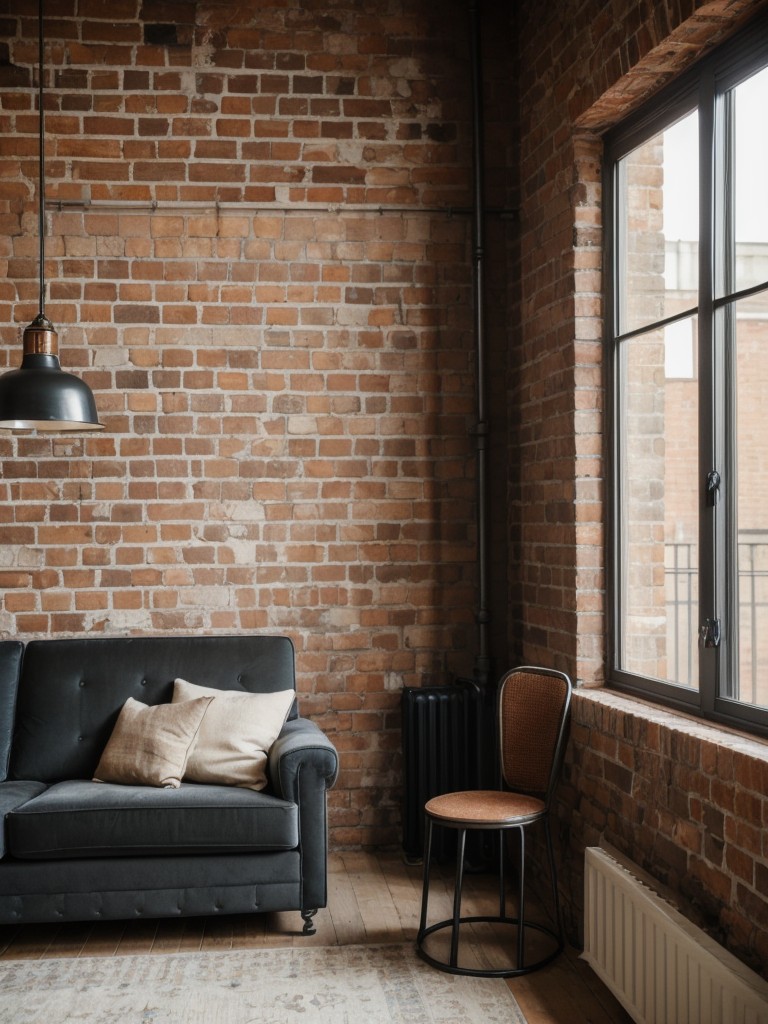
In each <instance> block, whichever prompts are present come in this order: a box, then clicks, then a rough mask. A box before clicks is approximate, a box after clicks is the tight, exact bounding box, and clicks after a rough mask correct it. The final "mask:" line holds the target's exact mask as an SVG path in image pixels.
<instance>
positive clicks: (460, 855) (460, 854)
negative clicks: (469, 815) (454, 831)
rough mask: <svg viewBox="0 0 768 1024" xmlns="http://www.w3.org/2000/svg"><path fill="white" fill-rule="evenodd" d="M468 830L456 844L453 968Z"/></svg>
mask: <svg viewBox="0 0 768 1024" xmlns="http://www.w3.org/2000/svg"><path fill="white" fill-rule="evenodd" d="M466 842H467V830H466V829H465V828H462V829H460V830H459V834H458V837H457V842H456V887H455V889H454V891H453V931H452V932H451V960H450V963H451V967H455V966H456V962H457V960H458V956H459V924H460V921H461V887H462V885H463V882H464V847H465V846H466Z"/></svg>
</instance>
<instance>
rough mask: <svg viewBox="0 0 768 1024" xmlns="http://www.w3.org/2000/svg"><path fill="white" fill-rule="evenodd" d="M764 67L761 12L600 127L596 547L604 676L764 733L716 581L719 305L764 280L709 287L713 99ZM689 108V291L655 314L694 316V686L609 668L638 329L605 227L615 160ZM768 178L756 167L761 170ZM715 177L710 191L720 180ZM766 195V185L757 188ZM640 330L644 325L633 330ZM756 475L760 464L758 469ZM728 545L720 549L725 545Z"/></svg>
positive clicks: (614, 216) (723, 570)
mask: <svg viewBox="0 0 768 1024" xmlns="http://www.w3.org/2000/svg"><path fill="white" fill-rule="evenodd" d="M765 67H768V14H765V13H762V14H761V15H760V16H758V17H756V18H755V19H754V20H753V21H752V22H751V23H750V24H749V25H748V26H747V27H746V28H745V29H742V30H741V31H740V32H739V33H738V34H737V35H735V36H734V37H733V38H732V39H731V40H730V41H728V42H726V43H724V44H722V45H721V46H720V47H718V48H717V49H716V50H713V51H712V53H711V54H709V55H708V56H707V57H705V58H702V59H701V60H700V61H699V62H697V64H696V65H694V66H693V67H692V68H691V69H690V70H689V71H687V72H686V73H685V74H683V75H681V76H680V77H679V78H678V79H676V80H675V81H674V82H673V83H671V84H670V85H668V86H667V87H666V88H664V89H663V90H662V91H661V92H660V93H658V94H657V95H656V96H655V97H654V98H652V99H651V100H649V101H648V102H646V103H645V104H644V105H643V107H642V108H641V109H639V110H638V111H637V112H636V113H634V114H633V115H632V116H631V117H629V118H627V119H626V120H625V121H624V122H622V123H621V124H619V125H617V126H616V127H615V128H613V129H611V130H610V131H609V132H607V133H606V135H605V136H604V139H603V143H604V164H603V168H604V173H603V210H604V239H605V244H604V268H605V282H606V288H605V325H606V368H607V374H606V386H607V413H608V423H609V433H608V455H609V458H608V460H607V463H608V466H607V477H608V484H609V487H608V491H607V493H608V495H610V500H609V503H608V524H607V525H608V546H607V552H606V554H607V572H606V587H607V598H608V600H607V607H608V608H609V610H610V611H609V614H608V616H607V618H608V622H607V626H608V630H607V633H608V637H607V673H606V675H607V682H608V685H610V686H612V687H614V688H616V689H619V690H622V691H625V692H628V693H632V694H634V695H636V696H639V697H644V698H647V699H650V700H653V701H655V702H658V703H663V704H665V705H668V706H670V707H672V708H675V709H677V710H680V711H684V712H688V713H691V714H694V715H696V716H698V717H701V718H704V719H708V720H712V721H714V722H718V723H722V724H724V725H727V726H731V727H735V728H738V729H741V730H746V731H750V732H753V733H756V734H758V735H762V736H768V708H761V707H758V706H756V705H751V704H747V703H745V702H744V701H740V700H738V699H735V698H733V697H730V696H728V695H727V693H726V690H727V685H728V681H729V680H733V679H735V678H736V677H735V676H734V672H736V671H737V670H738V643H734V644H731V643H729V642H728V639H727V637H728V627H729V624H730V623H733V622H735V621H736V620H735V618H734V603H735V602H736V601H737V599H738V594H737V588H736V586H735V583H736V575H735V573H736V570H735V568H734V569H733V579H732V580H731V581H730V584H729V582H728V580H727V576H726V574H727V572H728V571H729V570H728V566H729V565H732V566H735V561H734V555H735V544H736V538H735V531H734V536H733V537H731V536H730V535H729V532H728V529H729V521H730V522H731V523H732V522H734V521H735V498H734V497H733V495H732V493H731V491H730V489H729V487H728V472H727V468H728V466H733V464H734V453H733V451H732V450H729V449H730V448H731V447H732V445H731V444H730V441H731V438H729V437H728V436H727V434H728V430H727V424H728V422H729V421H728V416H729V415H730V411H731V410H730V406H729V405H728V403H729V401H730V399H729V394H730V393H731V391H730V390H729V381H730V376H729V374H730V371H729V367H728V366H727V365H726V359H725V343H724V341H723V340H722V339H723V338H726V337H728V335H727V323H726V321H727V318H728V316H729V308H732V305H733V303H734V302H736V301H737V300H738V299H741V298H744V297H748V296H749V295H752V294H755V293H757V292H762V291H765V290H766V289H767V288H768V281H767V282H763V283H761V284H760V285H758V286H756V287H753V288H747V289H743V290H741V291H735V292H732V293H728V294H721V293H722V292H724V291H725V287H724V286H725V283H726V282H725V281H724V280H723V274H722V270H721V268H723V267H724V266H725V265H726V262H727V260H726V253H725V252H724V248H723V247H724V244H725V243H724V241H723V238H722V233H721V231H720V225H721V224H723V223H725V218H726V216H727V212H728V211H727V210H726V209H724V208H723V206H722V198H721V196H722V195H725V194H728V174H727V166H726V157H727V155H728V153H731V154H732V150H729V147H728V145H727V144H726V143H727V142H728V140H727V138H726V135H727V132H726V131H725V129H724V121H725V118H724V117H723V108H724V105H725V104H726V103H727V99H728V98H727V96H726V95H725V93H726V91H727V90H729V89H732V88H734V87H735V86H736V85H737V84H739V82H741V81H743V80H745V79H747V78H749V77H751V76H752V75H754V74H755V73H756V72H758V71H760V70H761V69H763V68H765ZM693 109H698V115H699V176H700V180H699V188H700V193H699V221H700V224H699V293H698V303H697V304H696V306H695V307H693V309H692V310H691V309H689V310H687V311H686V312H685V314H677V315H675V316H672V317H669V318H667V319H662V320H660V321H658V322H657V323H656V326H657V327H658V325H659V324H664V325H666V324H667V323H670V322H672V321H674V320H678V319H683V317H685V316H689V315H690V314H691V313H692V312H693V313H695V315H696V317H697V331H696V334H697V337H698V345H697V352H696V355H695V362H696V364H697V368H698V380H699V408H700V412H699V428H698V441H699V481H700V492H699V549H700V554H699V580H698V583H699V606H698V622H699V623H701V622H703V621H704V620H705V619H712V620H717V621H719V622H721V623H723V624H724V629H723V633H724V640H723V642H721V643H720V645H719V646H717V647H711V648H710V647H702V646H701V645H700V646H699V679H698V689H688V688H685V687H683V686H679V685H676V684H674V683H671V682H665V681H662V680H659V679H654V678H649V677H644V676H638V675H633V674H632V673H630V672H627V671H625V670H622V669H620V668H619V667H618V665H619V650H620V629H621V626H620V619H621V607H620V600H621V578H620V575H619V570H618V567H619V566H620V564H621V563H620V558H621V550H622V538H621V536H620V528H619V527H620V522H621V516H620V508H619V499H620V493H619V491H620V488H619V486H618V485H619V481H620V479H621V475H620V474H621V462H620V454H621V432H620V429H619V414H620V412H621V409H620V403H619V393H620V387H619V382H620V366H621V343H622V341H625V340H627V339H628V338H630V337H632V336H633V335H636V334H639V333H641V331H627V332H626V333H625V334H623V335H622V334H620V333H619V323H618V314H619V310H618V303H617V300H616V295H617V291H618V288H619V285H620V282H621V274H620V273H619V265H618V261H619V257H618V247H617V245H616V242H615V238H616V233H617V231H618V229H619V226H620V223H621V217H620V214H619V210H618V199H619V189H618V188H617V175H618V167H619V162H620V161H621V159H622V158H623V157H624V156H626V155H627V154H628V153H630V152H632V151H633V150H634V149H636V148H637V147H638V146H639V145H641V144H642V143H643V142H644V141H646V140H648V139H650V138H651V137H653V136H654V135H655V134H657V133H658V132H660V131H662V130H663V129H664V128H666V127H668V126H669V125H671V124H673V123H675V122H676V121H677V120H679V119H680V118H681V117H683V116H684V115H685V114H686V113H689V112H691V111H692V110H693ZM766 180H767V181H768V167H767V168H766ZM721 185H722V188H721ZM766 202H767V203H768V187H767V189H766ZM643 330H647V328H643ZM712 470H716V471H718V472H720V474H721V477H722V480H723V483H722V485H721V487H720V489H719V493H718V495H717V501H716V502H715V503H713V501H712V499H711V496H710V495H708V493H707V488H706V481H707V476H708V474H709V473H710V471H712ZM765 472H766V473H768V466H766V467H765ZM729 545H730V547H731V550H730V551H729Z"/></svg>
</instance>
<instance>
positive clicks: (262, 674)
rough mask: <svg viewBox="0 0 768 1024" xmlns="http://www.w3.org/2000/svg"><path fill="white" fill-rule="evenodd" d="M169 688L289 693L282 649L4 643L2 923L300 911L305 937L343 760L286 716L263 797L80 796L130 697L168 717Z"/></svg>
mask: <svg viewBox="0 0 768 1024" xmlns="http://www.w3.org/2000/svg"><path fill="white" fill-rule="evenodd" d="M178 676H180V677H182V678H185V679H188V680H190V681H194V682H196V683H198V684H200V685H204V686H208V687H215V688H217V689H223V690H240V691H244V692H249V693H256V692H274V691H276V690H285V689H293V688H295V675H294V649H293V645H292V643H291V641H290V640H289V639H288V638H287V637H282V636H262V635H254V636H204V637H135V638H127V637H115V638H99V639H90V638H87V639H72V640H33V641H30V642H28V643H27V644H26V645H24V644H22V643H20V642H18V641H12V640H9V641H2V642H0V821H2V825H3V828H2V834H1V835H0V858H1V859H0V922H7V923H16V922H33V921H35V922H39V921H78V920H79V921H81V920H100V919H110V918H111V919H116V918H135V917H176V916H179V917H180V916H190V915H202V914H205V915H208V914H233V913H245V912H254V911H277V910H298V911H300V912H301V915H302V917H303V918H304V932H305V933H306V934H311V933H312V932H313V931H314V928H313V924H312V917H313V916H314V914H315V913H316V912H317V910H318V908H320V907H324V906H325V905H326V891H327V889H326V884H327V823H326V793H327V790H328V789H329V788H330V787H331V786H332V785H333V783H334V782H335V779H336V774H337V768H338V760H337V755H336V751H335V749H334V747H333V745H332V744H331V743H330V741H329V740H328V739H327V738H326V737H325V736H324V735H323V733H322V732H321V731H320V729H319V728H318V727H317V726H316V725H315V724H314V723H312V722H311V721H308V720H306V719H304V718H301V717H300V716H299V714H298V710H297V707H296V703H294V707H293V709H292V711H291V713H290V715H289V717H288V720H287V721H286V723H285V725H284V726H283V730H282V732H281V734H280V736H279V737H278V739H277V741H276V742H275V744H274V745H273V746H272V748H271V750H270V755H269V765H268V777H269V785H268V787H267V789H265V790H262V791H259V792H256V791H253V790H250V789H243V788H236V787H233V786H218V785H202V784H196V783H187V782H184V783H182V785H181V787H180V788H178V789H160V788H154V787H145V786H126V785H114V784H103V783H98V782H93V781H91V779H92V776H93V773H94V769H95V768H96V765H97V763H98V761H99V757H100V755H101V752H102V750H103V748H104V746H105V745H106V743H107V741H108V739H109V737H110V734H111V732H112V729H113V726H114V724H115V721H116V719H117V716H118V713H119V711H120V709H121V707H122V705H123V704H124V703H125V701H126V700H127V699H128V697H133V698H135V699H136V700H139V701H141V702H142V703H143V704H148V705H152V704H163V703H167V702H170V700H171V693H172V689H173V680H174V679H175V678H176V677H178Z"/></svg>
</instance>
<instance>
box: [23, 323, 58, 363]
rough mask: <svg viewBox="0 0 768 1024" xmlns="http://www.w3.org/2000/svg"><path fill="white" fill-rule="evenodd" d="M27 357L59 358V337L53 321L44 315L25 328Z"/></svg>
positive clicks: (24, 338) (25, 351) (24, 340)
mask: <svg viewBox="0 0 768 1024" xmlns="http://www.w3.org/2000/svg"><path fill="white" fill-rule="evenodd" d="M23 344H24V355H25V356H58V354H59V336H58V334H57V333H56V329H55V328H54V326H53V324H52V323H51V321H50V320H49V319H48V317H46V316H45V315H44V314H43V313H38V314H37V316H36V317H35V319H34V320H33V321H32V323H31V324H29V326H28V327H25V328H24V337H23Z"/></svg>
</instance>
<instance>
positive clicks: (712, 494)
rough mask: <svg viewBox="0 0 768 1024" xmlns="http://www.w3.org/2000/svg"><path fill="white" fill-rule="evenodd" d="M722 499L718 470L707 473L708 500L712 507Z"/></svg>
mask: <svg viewBox="0 0 768 1024" xmlns="http://www.w3.org/2000/svg"><path fill="white" fill-rule="evenodd" d="M719 497H720V474H719V473H718V472H717V470H716V469H713V470H710V472H709V473H707V499H708V501H709V504H710V505H716V504H717V501H718V498H719Z"/></svg>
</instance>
